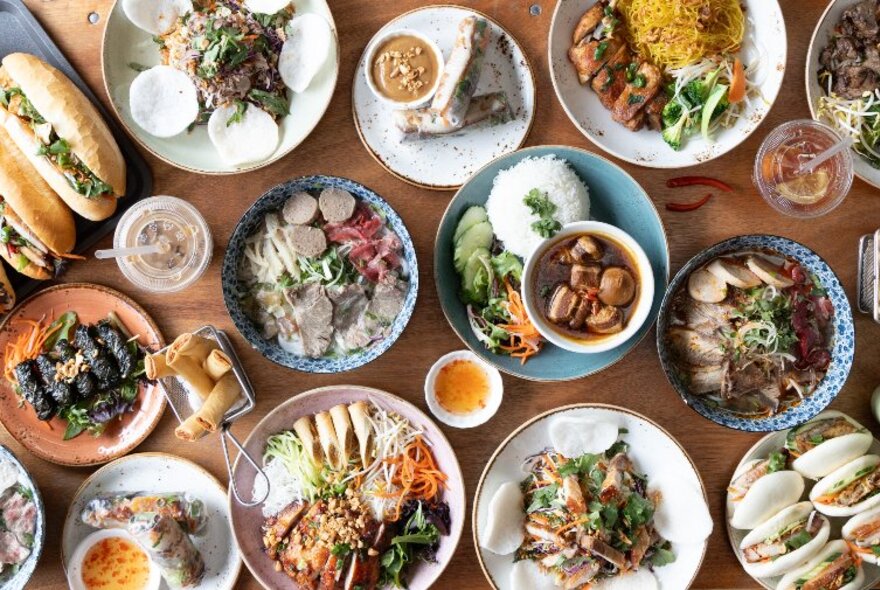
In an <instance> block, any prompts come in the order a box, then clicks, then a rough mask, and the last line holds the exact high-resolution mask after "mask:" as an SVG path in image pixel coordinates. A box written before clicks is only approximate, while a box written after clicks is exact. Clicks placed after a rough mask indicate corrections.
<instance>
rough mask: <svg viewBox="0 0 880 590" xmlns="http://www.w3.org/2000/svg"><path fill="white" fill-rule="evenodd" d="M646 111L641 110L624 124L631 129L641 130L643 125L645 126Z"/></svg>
mask: <svg viewBox="0 0 880 590" xmlns="http://www.w3.org/2000/svg"><path fill="white" fill-rule="evenodd" d="M645 119H646V117H645V111H639V112H638V113H636V116H635V117H633V118H632V119H630V120H629V121H626V122H625V123H624V124H623V126H624V127H626V128H627V129H629V130H630V131H641V130H642V127H644V126H645Z"/></svg>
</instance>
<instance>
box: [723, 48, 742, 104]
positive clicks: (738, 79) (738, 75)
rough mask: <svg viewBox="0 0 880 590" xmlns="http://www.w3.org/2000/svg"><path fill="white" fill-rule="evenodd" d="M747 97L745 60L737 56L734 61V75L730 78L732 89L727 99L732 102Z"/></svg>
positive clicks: (734, 102)
mask: <svg viewBox="0 0 880 590" xmlns="http://www.w3.org/2000/svg"><path fill="white" fill-rule="evenodd" d="M745 97H746V72H745V70H744V69H743V62H742V61H741V60H740V59H739V58H736V61H734V62H733V77H732V79H731V80H730V91H729V92H728V93H727V100H729V101H730V104H736V103H738V102H741V101H742V99H744V98H745Z"/></svg>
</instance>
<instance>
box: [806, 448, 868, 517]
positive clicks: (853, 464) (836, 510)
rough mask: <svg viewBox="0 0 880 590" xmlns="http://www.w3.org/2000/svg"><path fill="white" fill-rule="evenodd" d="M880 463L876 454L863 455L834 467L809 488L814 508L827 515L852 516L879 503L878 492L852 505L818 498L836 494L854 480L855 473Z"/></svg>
mask: <svg viewBox="0 0 880 590" xmlns="http://www.w3.org/2000/svg"><path fill="white" fill-rule="evenodd" d="M878 464H880V457H878V456H877V455H865V456H864V457H859V458H858V459H856V460H854V461H850V462H849V463H847V464H846V465H844V466H843V467H839V468H838V469H835V470H834V471H832V472H831V473H830V474H828V475H826V476H825V477H824V478H822V479H820V480H819V481H818V482H817V483H816V485H815V486H813V489H812V490H810V500H811V501H812V502H813V504H815V506H816V510H818V511H819V512H821V513H822V514H827V515H828V516H852V515H854V514H858V513H859V512H863V511H865V510H868V509H869V508H873V507H874V506H878V505H880V494H874V495H872V496H870V497H869V498H867V499H865V500H862V501H861V502H858V503H856V504H853V505H852V506H840V505H838V504H837V503H836V502H830V503H829V502H819V501H818V500H819V498H821V497H822V496H825V495H828V494H836V493H838V492H840V491H841V490H843V489H845V488H846V487H847V486H848V485H849V484H851V483H852V482H853V481H855V480H854V479H853V478H854V477H855V475H856V473H858V472H859V471H861V470H863V469H867V468H870V467H874V466H876V465H878Z"/></svg>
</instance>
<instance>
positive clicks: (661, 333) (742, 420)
mask: <svg viewBox="0 0 880 590" xmlns="http://www.w3.org/2000/svg"><path fill="white" fill-rule="evenodd" d="M768 250H769V251H771V252H776V253H778V254H780V255H782V256H787V257H791V258H793V259H795V260H797V261H798V262H800V263H801V265H803V266H804V268H805V269H807V271H809V272H810V273H812V274H813V275H815V276H816V277H817V278H818V279H819V282H820V283H821V284H822V287H823V288H824V289H825V290H826V291H827V292H828V297H829V298H830V299H831V303H832V304H833V305H834V333H833V336H832V339H833V340H832V347H831V365H830V366H829V367H828V372H827V373H826V375H825V378H824V379H822V381H821V382H820V383H819V387H818V388H817V389H816V391H815V392H813V394H812V395H811V396H809V397H808V398H807V399H805V400H803V401H802V402H801V403H799V404H797V405H795V406H793V407H790V408H788V409H787V410H785V411H784V412H780V413H778V414H775V415H773V416H769V417H765V418H752V417H747V416H743V415H742V414H737V413H736V412H733V411H730V410H727V409H724V408H720V407H718V406H717V405H715V404H712V403H709V402H708V400H707V399H706V398H704V397H701V396H698V395H692V394H691V393H690V392H689V391H688V389H687V386H686V385H685V383H684V382H683V381H682V379H681V378H680V376H679V374H678V370H677V369H676V366H675V364H674V363H673V362H672V358H671V351H670V350H669V348H668V345H667V341H666V337H665V336H666V331H667V329H668V328H669V322H670V314H669V307H670V304H671V302H672V299H673V297H674V295H675V293H677V292H678V291H679V289H681V288H682V287H683V286H684V285H685V283H686V282H687V278H688V276H689V275H690V274H691V272H693V271H694V270H696V269H697V268H699V267H700V266H703V265H704V264H706V263H707V262H709V261H710V260H712V259H713V258H716V257H718V256H723V255H725V254H733V253H736V252H748V251H768ZM855 339H856V337H855V329H854V327H853V318H852V309H851V308H850V305H849V300H848V299H847V297H846V293H845V292H844V290H843V285H841V283H840V279H838V278H837V275H836V274H834V271H833V270H831V267H830V266H828V263H827V262H825V261H824V260H823V259H822V258H821V257H820V256H819V255H818V254H816V253H815V252H813V251H812V250H810V249H809V248H807V247H806V246H804V245H803V244H799V243H798V242H795V241H794V240H789V239H788V238H782V237H779V236H769V235H747V236H737V237H734V238H730V239H728V240H724V241H723V242H719V243H718V244H715V245H714V246H710V247H709V248H706V249H705V250H703V251H702V252H700V253H699V254H697V255H696V256H694V257H693V258H691V259H690V261H688V263H687V264H685V265H684V266H683V267H682V269H681V270H679V271H678V274H676V275H675V278H674V279H673V280H672V282H671V283H670V285H669V289H667V291H666V296H665V297H664V298H663V303H662V304H661V306H660V316H659V318H658V320H657V351H658V354H659V356H660V364H661V365H662V366H663V371H664V372H665V373H666V377H667V378H668V379H669V382H670V383H671V384H672V386H673V387H674V388H675V390H676V391H677V392H678V395H680V396H681V399H683V400H684V402H685V403H686V404H687V405H688V406H690V407H691V408H693V409H694V410H696V411H697V412H698V413H699V414H700V415H701V416H703V417H704V418H708V419H709V420H712V421H713V422H715V423H716V424H720V425H722V426H726V427H728V428H733V429H736V430H745V431H750V432H771V431H775V430H783V429H785V428H793V427H795V426H797V425H799V424H803V423H804V422H806V421H807V420H810V419H811V418H813V417H814V416H815V415H816V414H818V413H819V412H821V411H822V410H824V409H825V408H826V407H828V405H829V404H830V403H831V402H832V401H833V400H834V398H835V397H837V394H838V393H840V390H841V389H842V388H843V384H844V383H845V382H846V378H847V377H848V376H849V371H850V369H851V368H852V363H853V355H854V353H855Z"/></svg>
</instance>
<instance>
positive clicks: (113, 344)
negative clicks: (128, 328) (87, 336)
mask: <svg viewBox="0 0 880 590" xmlns="http://www.w3.org/2000/svg"><path fill="white" fill-rule="evenodd" d="M95 330H96V332H97V335H98V339H99V342H100V343H101V344H103V346H104V349H105V350H106V351H107V352H109V353H110V356H111V357H113V359H114V360H115V361H116V365H117V366H118V367H119V375H120V377H121V378H122V379H127V378H128V376H129V375H131V374H132V373H133V372H134V369H135V366H136V365H137V357H136V356H135V355H134V354H133V353H132V352H131V350H130V349H129V346H128V342H127V341H126V339H125V337H124V336H123V335H122V334H121V333H120V332H119V330H117V329H116V328H114V327H113V326H112V325H110V322H108V321H106V320H105V321H101V322H98V324H97V325H96V326H95Z"/></svg>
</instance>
